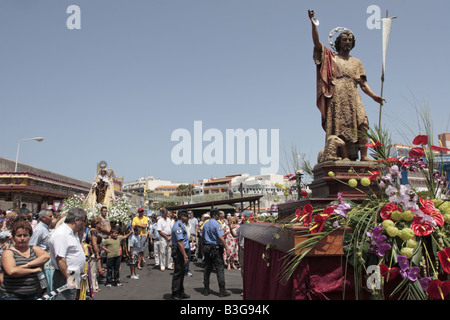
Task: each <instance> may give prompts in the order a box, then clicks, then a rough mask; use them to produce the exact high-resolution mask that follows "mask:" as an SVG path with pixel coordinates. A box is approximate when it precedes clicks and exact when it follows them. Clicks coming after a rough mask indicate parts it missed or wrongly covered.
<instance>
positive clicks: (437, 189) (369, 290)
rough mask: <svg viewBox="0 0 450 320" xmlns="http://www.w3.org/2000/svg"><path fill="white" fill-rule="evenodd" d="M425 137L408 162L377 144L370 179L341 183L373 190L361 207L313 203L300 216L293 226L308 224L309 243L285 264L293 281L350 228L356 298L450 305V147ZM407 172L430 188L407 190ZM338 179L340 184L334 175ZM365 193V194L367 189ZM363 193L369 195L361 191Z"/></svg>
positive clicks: (346, 245) (347, 238) (349, 260)
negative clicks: (442, 158)
mask: <svg viewBox="0 0 450 320" xmlns="http://www.w3.org/2000/svg"><path fill="white" fill-rule="evenodd" d="M428 140H429V139H428V136H427V135H418V136H417V137H416V138H415V139H414V140H413V144H414V145H415V147H413V148H412V149H411V150H410V152H409V154H408V156H407V157H404V158H402V159H397V158H393V157H389V156H388V155H387V152H386V150H387V148H385V146H386V144H385V143H383V141H376V142H373V140H372V142H370V143H368V144H367V146H368V147H370V148H372V150H373V151H374V153H375V158H376V159H377V161H376V162H374V164H373V165H372V166H370V168H369V170H368V173H369V174H368V175H367V176H365V177H360V176H359V174H358V173H357V172H355V171H353V173H354V176H355V177H354V178H351V179H349V180H348V181H340V180H339V181H340V182H341V183H344V184H347V185H348V186H350V187H352V188H355V189H357V190H359V191H361V190H360V189H359V187H358V186H359V185H361V186H364V187H366V190H367V189H368V190H369V191H368V192H365V198H364V200H363V201H362V202H361V203H354V202H352V201H347V200H346V199H344V198H343V197H342V194H338V199H337V200H336V201H333V202H331V203H330V204H329V205H327V206H325V207H324V208H323V207H321V208H313V206H312V205H310V204H307V205H305V206H304V207H303V208H300V209H298V210H297V211H296V212H295V217H294V218H293V219H292V220H291V221H290V224H295V225H302V226H303V227H304V228H303V229H304V230H303V231H300V233H301V237H304V239H305V240H304V241H303V242H301V243H299V244H298V245H297V246H296V247H295V248H293V249H292V252H291V253H293V252H295V253H298V254H297V255H295V257H294V258H293V259H289V260H286V261H287V262H286V263H285V264H284V265H283V268H282V269H283V278H282V279H284V280H287V279H288V278H289V277H290V276H291V275H292V273H293V270H295V268H296V266H297V265H298V264H299V263H300V262H301V260H302V259H303V257H304V256H305V255H306V254H307V253H308V252H309V251H310V250H311V249H312V248H314V246H315V245H316V244H317V243H318V242H319V241H320V240H322V239H323V238H324V237H326V236H327V235H329V234H330V233H331V232H334V231H336V230H343V232H344V236H343V249H344V255H345V258H346V259H345V261H346V264H349V265H351V266H353V268H354V284H355V296H356V298H357V299H362V298H364V297H366V296H369V297H370V298H371V299H410V300H428V299H439V300H441V299H442V300H443V299H449V298H450V297H449V293H450V281H449V280H448V279H449V274H450V237H449V233H450V202H449V201H448V200H447V199H446V197H447V195H448V186H449V185H448V180H447V177H446V174H445V172H444V171H443V170H442V167H443V166H442V165H440V163H439V157H437V155H439V153H441V155H442V152H443V151H450V149H448V148H444V147H442V145H441V146H435V145H431V144H429V141H428ZM406 172H419V173H421V174H422V175H423V177H425V181H426V185H427V188H426V190H415V189H414V188H413V187H412V186H411V185H409V184H402V179H401V176H402V174H405V173H406ZM328 175H329V176H330V177H332V178H334V179H337V178H336V177H335V175H334V173H333V172H329V174H328ZM361 189H363V188H361ZM361 192H363V191H361Z"/></svg>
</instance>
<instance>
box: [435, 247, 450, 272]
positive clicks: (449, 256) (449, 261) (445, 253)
mask: <svg viewBox="0 0 450 320" xmlns="http://www.w3.org/2000/svg"><path fill="white" fill-rule="evenodd" d="M438 257H439V261H440V262H441V266H442V269H444V271H445V272H446V273H448V274H450V247H447V248H445V249H444V250H441V251H439V252H438Z"/></svg>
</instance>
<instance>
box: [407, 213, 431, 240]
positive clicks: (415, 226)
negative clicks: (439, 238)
mask: <svg viewBox="0 0 450 320" xmlns="http://www.w3.org/2000/svg"><path fill="white" fill-rule="evenodd" d="M411 229H412V230H413V231H414V234H415V235H416V236H419V237H424V236H428V235H429V234H431V232H433V226H432V225H431V224H430V223H429V222H428V221H426V220H422V218H421V217H415V218H414V219H413V221H412V223H411Z"/></svg>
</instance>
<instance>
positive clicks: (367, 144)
mask: <svg viewBox="0 0 450 320" xmlns="http://www.w3.org/2000/svg"><path fill="white" fill-rule="evenodd" d="M382 145H383V144H382V143H381V142H379V141H377V142H375V143H371V142H368V143H366V147H369V148H376V147H381V146H382Z"/></svg>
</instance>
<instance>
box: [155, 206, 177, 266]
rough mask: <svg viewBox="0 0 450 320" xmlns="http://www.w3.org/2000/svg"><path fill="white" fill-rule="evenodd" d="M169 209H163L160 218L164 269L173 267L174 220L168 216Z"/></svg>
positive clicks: (158, 228) (161, 253) (159, 231)
mask: <svg viewBox="0 0 450 320" xmlns="http://www.w3.org/2000/svg"><path fill="white" fill-rule="evenodd" d="M167 214H168V213H167V210H166V209H161V218H160V219H159V220H158V227H157V230H158V233H159V235H160V240H159V249H160V261H159V262H160V269H161V271H164V270H165V269H166V268H167V269H173V268H172V267H171V265H172V241H171V240H172V226H173V221H172V219H170V218H169V217H168V216H167Z"/></svg>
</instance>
